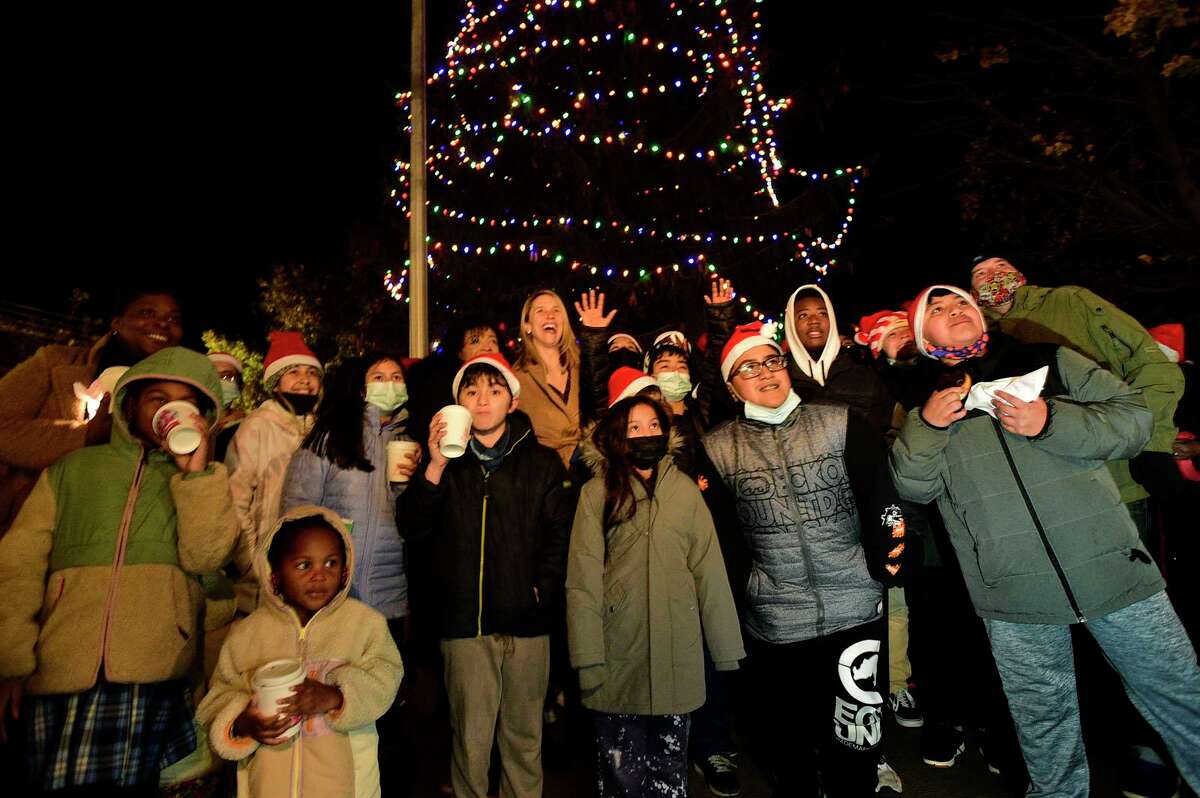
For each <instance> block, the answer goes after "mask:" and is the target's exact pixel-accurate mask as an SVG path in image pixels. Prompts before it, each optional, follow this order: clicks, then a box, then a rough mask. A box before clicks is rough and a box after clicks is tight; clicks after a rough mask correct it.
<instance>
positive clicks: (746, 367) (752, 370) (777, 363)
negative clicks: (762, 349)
mask: <svg viewBox="0 0 1200 798" xmlns="http://www.w3.org/2000/svg"><path fill="white" fill-rule="evenodd" d="M763 366H766V367H767V371H781V370H783V369H784V368H786V367H787V357H785V356H784V355H772V356H771V357H769V358H767V359H766V360H764V361H762V362H761V363H760V362H758V361H757V360H748V361H746V362H745V363H743V364H742V365H740V366H738V367H737V368H735V369H734V370H733V376H735V377H741V378H742V379H744V380H752V379H754V378H755V377H757V376H758V375H759V374H762V370H763Z"/></svg>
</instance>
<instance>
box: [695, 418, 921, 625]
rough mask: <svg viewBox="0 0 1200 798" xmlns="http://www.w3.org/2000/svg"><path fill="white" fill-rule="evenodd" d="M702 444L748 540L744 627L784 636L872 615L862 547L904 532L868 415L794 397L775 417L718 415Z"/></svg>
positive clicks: (875, 549) (874, 597)
mask: <svg viewBox="0 0 1200 798" xmlns="http://www.w3.org/2000/svg"><path fill="white" fill-rule="evenodd" d="M704 448H705V449H706V450H707V452H708V456H709V458H710V459H711V460H712V462H713V465H714V466H715V467H716V470H717V473H718V474H719V475H720V476H721V479H722V480H723V481H724V483H725V484H726V485H727V486H728V488H729V490H730V491H731V492H732V494H733V497H734V503H735V507H736V510H737V516H738V521H739V524H740V526H741V530H742V535H743V536H744V537H745V539H746V544H747V547H748V548H749V550H750V557H751V560H752V566H751V572H750V580H749V584H747V585H746V587H745V590H746V619H745V624H746V629H747V631H748V632H749V633H750V634H752V635H753V636H754V637H756V638H758V639H760V640H764V641H766V642H769V643H792V642H796V641H800V640H810V639H812V638H815V637H821V636H823V635H828V634H832V633H834V632H838V631H841V630H843V629H848V628H850V627H853V626H857V625H859V624H862V623H866V622H867V621H872V620H874V619H876V618H878V617H880V614H881V609H882V607H881V602H882V598H883V586H882V585H881V584H880V583H879V582H877V581H876V580H875V579H873V578H872V576H871V573H870V572H868V570H867V557H868V556H870V557H871V558H872V561H873V562H876V561H877V560H876V556H877V554H878V553H879V552H880V551H881V550H886V549H887V548H892V547H893V546H894V545H895V544H893V543H892V541H893V540H894V538H893V534H895V535H897V536H898V537H897V538H895V540H898V541H900V542H902V538H901V537H899V536H902V534H903V523H902V522H900V523H897V520H898V519H899V508H898V507H897V506H896V505H897V499H896V492H895V487H894V486H893V485H892V481H891V479H890V478H889V477H888V475H887V467H886V455H885V451H884V448H883V442H882V440H881V439H880V437H879V436H878V435H877V434H874V433H872V432H871V430H870V429H869V428H868V427H867V425H866V422H864V421H862V420H861V419H859V418H858V417H857V416H852V415H850V413H849V411H848V408H847V407H846V406H845V405H842V404H832V403H829V404H827V403H823V402H817V403H813V404H807V403H802V404H800V405H799V406H798V407H797V408H796V409H795V410H793V411H792V413H791V415H789V416H788V417H787V419H785V420H784V421H783V422H782V423H780V424H778V425H771V424H765V423H761V422H758V421H752V420H750V419H747V418H744V417H743V418H737V419H735V420H733V421H730V422H727V423H725V424H722V425H721V426H719V427H717V428H715V429H714V430H712V431H711V432H710V433H708V435H706V436H705V437H704ZM864 542H866V544H867V553H864V546H863V544H864ZM897 556H898V555H897ZM735 589H736V586H735Z"/></svg>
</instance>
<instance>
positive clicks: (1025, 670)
mask: <svg viewBox="0 0 1200 798" xmlns="http://www.w3.org/2000/svg"><path fill="white" fill-rule="evenodd" d="M984 624H985V625H986V626H987V631H988V636H989V637H990V638H991V641H992V653H993V654H994V655H995V658H996V667H997V668H998V669H999V671H1000V678H1001V680H1002V681H1003V682H1004V692H1005V694H1006V695H1007V696H1008V703H1009V707H1010V709H1011V710H1012V715H1013V720H1014V721H1015V722H1016V726H1017V735H1018V737H1020V740H1021V751H1022V753H1023V754H1024V755H1025V764H1026V765H1028V767H1029V776H1030V779H1031V780H1032V784H1031V785H1030V787H1029V792H1028V793H1026V794H1027V795H1030V796H1038V798H1087V796H1088V794H1089V776H1088V764H1087V757H1086V756H1085V755H1084V751H1083V735H1082V733H1081V731H1080V727H1079V700H1078V696H1077V694H1076V692H1075V661H1074V657H1073V655H1072V652H1071V629H1070V627H1069V626H1056V625H1048V624H1025V623H1009V622H1007V621H997V620H989V619H984ZM1086 627H1087V630H1088V632H1089V633H1090V634H1091V635H1092V637H1094V638H1095V639H1096V642H1097V643H1099V645H1100V649H1101V650H1102V651H1103V652H1104V655H1105V656H1106V657H1107V658H1108V661H1109V662H1111V663H1112V666H1113V668H1114V669H1115V670H1116V671H1117V673H1119V674H1120V675H1121V680H1122V682H1123V683H1124V684H1125V691H1126V692H1127V693H1128V694H1129V699H1130V701H1132V702H1133V705H1134V706H1135V707H1137V709H1138V711H1139V712H1141V713H1142V715H1143V716H1144V717H1145V718H1146V720H1147V721H1149V723H1150V725H1151V726H1153V727H1154V730H1155V731H1157V732H1158V733H1159V735H1161V736H1162V739H1163V742H1164V743H1166V745H1167V749H1168V750H1169V751H1170V752H1171V756H1172V757H1174V759H1175V765H1176V766H1177V767H1178V768H1179V772H1180V775H1181V776H1183V778H1184V780H1185V781H1187V783H1188V784H1189V785H1190V786H1191V787H1192V789H1193V790H1197V791H1200V667H1198V666H1197V664H1196V652H1195V650H1194V649H1193V648H1192V644H1191V643H1190V642H1189V641H1188V636H1187V633H1186V632H1185V631H1184V630H1183V624H1181V623H1180V622H1179V616H1177V615H1176V614H1175V609H1174V608H1173V607H1172V606H1171V602H1170V600H1169V599H1168V598H1167V594H1166V593H1165V592H1161V593H1157V594H1155V595H1153V596H1151V597H1150V598H1148V599H1144V600H1142V601H1139V602H1137V603H1136V604H1131V605H1130V606H1128V607H1125V608H1124V609H1120V610H1117V611H1116V612H1112V613H1109V614H1108V615H1105V616H1104V617H1102V618H1096V619H1094V620H1090V621H1088V622H1087V623H1086Z"/></svg>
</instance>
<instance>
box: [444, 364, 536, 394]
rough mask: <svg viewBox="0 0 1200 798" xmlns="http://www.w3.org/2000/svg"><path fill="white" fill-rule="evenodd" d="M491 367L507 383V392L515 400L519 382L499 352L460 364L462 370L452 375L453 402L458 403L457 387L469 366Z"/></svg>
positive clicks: (519, 392) (518, 392) (519, 385)
mask: <svg viewBox="0 0 1200 798" xmlns="http://www.w3.org/2000/svg"><path fill="white" fill-rule="evenodd" d="M479 365H484V366H491V367H492V368H494V369H495V370H496V371H498V372H500V374H501V375H502V376H503V377H504V381H505V382H506V383H508V392H509V393H511V394H512V395H513V398H514V399H516V398H517V397H518V396H520V395H521V381H520V380H518V379H517V375H516V372H514V371H513V370H512V366H510V365H509V364H508V361H507V360H505V359H504V355H502V354H500V353H499V352H484V353H483V354H481V355H476V356H475V357H473V358H471V359H470V360H468V361H467V362H466V363H463V364H462V368H460V369H459V370H458V373H457V374H455V375H454V382H453V383H452V384H451V386H450V390H451V392H452V393H453V395H454V401H456V402H457V401H458V386H459V384H460V383H462V378H463V374H465V373H466V372H467V369H469V368H470V367H471V366H479Z"/></svg>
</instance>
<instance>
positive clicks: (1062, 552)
mask: <svg viewBox="0 0 1200 798" xmlns="http://www.w3.org/2000/svg"><path fill="white" fill-rule="evenodd" d="M910 320H911V323H912V327H913V333H914V336H915V337H916V340H917V348H918V351H920V352H921V353H922V354H923V355H925V356H926V357H928V358H930V359H934V360H938V361H940V362H941V364H942V365H943V368H944V371H945V373H946V380H945V381H944V383H943V384H944V385H945V386H946V387H944V388H941V389H939V390H935V391H933V393H932V394H931V395H930V397H929V399H928V400H927V401H926V402H925V404H924V405H923V406H922V407H920V408H914V409H913V410H912V411H911V412H910V413H909V415H908V418H907V420H906V421H905V424H904V427H903V429H902V430H901V431H900V435H899V437H898V438H897V439H896V443H895V444H894V446H893V447H892V452H891V470H892V476H893V478H894V480H895V483H896V487H897V489H898V490H899V491H900V495H901V496H902V497H904V498H906V499H908V500H910V501H915V502H930V501H935V500H936V501H937V502H938V506H939V508H940V509H941V513H942V517H943V518H944V519H945V521H946V527H947V531H948V533H949V536H950V540H951V543H952V544H953V547H954V550H955V553H956V555H957V557H958V560H959V563H960V565H961V567H962V573H963V577H964V579H965V580H966V584H967V590H968V592H969V593H970V596H971V601H972V603H973V604H974V607H975V611H976V612H977V613H978V614H979V615H980V617H982V618H983V622H984V625H985V627H986V629H987V633H988V637H989V639H990V642H991V648H992V653H993V655H994V657H995V661H996V665H997V667H998V669H999V671H1000V676H1001V679H1002V681H1003V684H1004V692H1005V694H1006V695H1007V697H1008V704H1009V707H1010V709H1011V711H1012V716H1013V719H1014V721H1015V722H1016V727H1017V733H1018V736H1019V738H1020V744H1021V749H1022V752H1023V754H1024V759H1025V762H1026V764H1027V765H1028V768H1029V775H1030V779H1031V781H1032V787H1031V788H1030V791H1029V794H1030V795H1034V794H1036V795H1047V796H1085V795H1087V794H1088V789H1089V774H1088V764H1087V758H1086V755H1085V751H1084V745H1083V736H1082V733H1081V729H1080V721H1079V705H1078V697H1077V694H1076V689H1075V673H1076V668H1075V661H1074V655H1073V647H1072V633H1071V627H1072V626H1078V627H1080V628H1082V629H1085V630H1086V631H1087V632H1088V633H1089V634H1090V636H1091V637H1092V638H1093V639H1094V640H1095V641H1096V643H1097V644H1098V645H1099V646H1100V648H1101V649H1102V650H1103V652H1104V654H1105V656H1106V658H1107V659H1108V660H1109V661H1110V662H1111V663H1112V664H1113V666H1114V667H1115V668H1116V669H1117V671H1118V672H1119V673H1120V675H1121V679H1122V682H1123V684H1124V686H1125V689H1126V691H1127V692H1128V694H1129V695H1130V696H1131V698H1132V700H1133V701H1134V703H1135V705H1136V706H1137V707H1138V709H1139V711H1140V712H1141V713H1142V715H1143V716H1145V718H1146V720H1148V721H1149V722H1150V724H1151V725H1152V726H1153V727H1154V728H1155V730H1156V731H1157V732H1158V733H1159V734H1160V735H1161V736H1162V739H1163V741H1164V742H1165V744H1166V746H1167V749H1168V750H1169V751H1170V752H1171V754H1172V756H1173V758H1174V760H1175V763H1176V765H1177V766H1178V767H1179V769H1180V771H1181V773H1182V775H1183V777H1184V778H1185V780H1187V781H1188V783H1189V784H1190V785H1192V786H1193V787H1200V667H1197V662H1196V652H1195V650H1194V649H1193V648H1192V645H1191V643H1190V642H1189V641H1188V639H1187V634H1186V632H1185V631H1184V629H1183V626H1182V625H1181V623H1180V621H1179V617H1178V615H1177V614H1176V612H1175V610H1174V608H1173V607H1172V606H1171V602H1170V600H1169V599H1168V598H1167V595H1166V593H1165V592H1164V590H1163V587H1164V584H1163V580H1162V576H1161V575H1160V573H1159V571H1158V569H1157V568H1156V567H1155V565H1154V562H1153V560H1152V559H1151V558H1150V555H1149V554H1148V553H1147V551H1146V547H1145V546H1144V544H1143V543H1142V541H1141V539H1140V538H1139V535H1138V532H1137V529H1136V527H1135V525H1134V522H1133V520H1132V519H1131V517H1130V514H1129V512H1128V511H1127V510H1126V509H1125V507H1124V505H1123V504H1122V503H1121V501H1120V496H1119V494H1118V491H1117V488H1116V484H1115V482H1114V481H1113V479H1112V476H1111V475H1110V473H1109V472H1108V470H1107V469H1106V468H1105V461H1106V460H1108V459H1110V458H1128V457H1130V456H1132V455H1133V454H1135V453H1136V452H1138V451H1140V450H1141V448H1142V447H1143V446H1145V444H1146V442H1147V441H1148V440H1149V439H1150V436H1151V434H1152V431H1153V426H1154V416H1153V414H1152V413H1151V411H1150V410H1149V408H1148V407H1147V406H1146V402H1145V400H1144V398H1143V396H1142V393H1141V392H1139V391H1138V390H1136V389H1134V388H1132V387H1131V386H1129V385H1128V384H1126V383H1124V382H1122V381H1121V380H1120V379H1119V378H1118V377H1117V376H1115V375H1114V374H1112V373H1110V372H1108V371H1105V370H1104V369H1103V368H1101V367H1100V366H1098V365H1097V364H1096V363H1094V362H1092V361H1090V360H1088V359H1087V358H1085V357H1083V356H1082V355H1080V354H1078V353H1077V352H1075V351H1074V350H1072V349H1069V348H1067V347H1065V346H1058V345H1053V344H1033V345H1023V344H1020V343H1017V342H1015V341H1013V339H1011V338H1009V337H1008V336H1006V335H1004V334H1003V333H1002V332H998V331H992V332H988V330H987V329H986V326H985V321H984V316H983V314H982V312H981V311H980V309H979V307H978V306H977V305H976V304H975V302H974V300H973V298H972V297H971V295H970V294H968V293H967V292H966V291H964V290H962V289H960V288H957V287H955V286H946V285H937V286H931V287H930V288H927V289H925V290H924V291H922V292H921V293H920V295H918V297H917V300H916V301H915V302H914V303H913V306H912V309H911V310H910Z"/></svg>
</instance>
